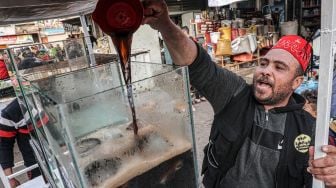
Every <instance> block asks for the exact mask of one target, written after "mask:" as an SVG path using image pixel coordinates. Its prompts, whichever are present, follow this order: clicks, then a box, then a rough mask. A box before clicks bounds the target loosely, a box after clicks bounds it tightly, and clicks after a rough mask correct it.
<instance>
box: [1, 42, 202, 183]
mask: <svg viewBox="0 0 336 188" xmlns="http://www.w3.org/2000/svg"><path fill="white" fill-rule="evenodd" d="M7 52H8V53H7V54H8V58H7V62H6V63H7V66H8V68H9V71H10V72H11V79H12V81H13V83H14V85H15V90H16V93H17V96H18V98H19V99H20V103H21V105H22V110H23V111H25V110H26V109H27V110H28V112H29V117H27V121H29V122H32V125H33V126H32V127H31V128H32V132H31V135H32V143H31V144H32V145H33V146H34V150H35V153H36V155H37V158H38V160H39V163H40V166H41V168H42V170H43V172H44V174H45V175H46V177H47V179H48V181H49V182H50V184H51V185H52V186H56V187H113V188H114V187H143V188H148V187H155V188H160V187H174V188H178V187H181V188H185V187H192V188H194V187H197V182H198V177H197V174H198V173H197V162H196V154H195V139H194V129H193V120H192V111H191V101H190V96H189V95H190V94H189V83H188V76H187V75H188V70H187V68H186V67H180V68H173V67H172V66H167V65H163V64H155V63H141V62H132V64H131V65H132V78H133V80H132V86H133V87H132V89H133V98H134V103H135V109H136V113H137V122H138V126H139V130H138V134H137V135H135V134H134V133H133V130H132V126H131V123H132V114H131V112H130V108H129V106H128V102H127V96H126V95H127V94H126V87H125V84H124V82H123V79H121V77H122V76H121V72H120V69H119V66H117V64H116V63H115V62H105V64H101V65H98V66H95V67H88V66H83V65H85V64H87V65H88V63H85V62H84V63H83V62H81V60H79V62H72V63H71V64H69V63H68V64H67V63H64V62H63V61H59V62H56V61H55V62H49V63H48V67H47V68H43V69H41V68H35V69H34V70H32V71H25V70H26V69H21V70H18V68H17V67H18V66H17V64H16V61H15V58H16V57H15V53H14V49H8V50H7ZM84 59H85V61H87V59H88V58H83V61H84ZM64 61H69V60H67V59H66V58H65V59H64ZM58 63H64V64H67V65H69V66H70V65H71V66H72V67H73V66H76V63H78V65H80V68H76V69H67V67H66V66H65V68H64V67H63V68H62V70H64V69H66V70H67V71H61V70H58V69H57V68H55V67H57V66H56V65H57V64H58ZM51 65H54V66H51Z"/></svg>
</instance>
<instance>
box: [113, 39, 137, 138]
mask: <svg viewBox="0 0 336 188" xmlns="http://www.w3.org/2000/svg"><path fill="white" fill-rule="evenodd" d="M111 37H112V41H113V44H114V46H115V47H116V49H117V51H118V54H119V58H120V65H121V70H122V73H123V77H124V81H125V84H126V88H127V98H128V102H129V105H130V107H131V111H132V118H133V130H134V134H138V125H137V121H136V113H135V107H134V101H133V91H132V75H131V61H130V54H131V44H132V37H133V33H118V34H114V35H111Z"/></svg>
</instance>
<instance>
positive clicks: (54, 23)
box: [38, 19, 65, 35]
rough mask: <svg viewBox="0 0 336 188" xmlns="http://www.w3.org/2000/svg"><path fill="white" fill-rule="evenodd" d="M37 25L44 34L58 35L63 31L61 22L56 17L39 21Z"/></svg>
mask: <svg viewBox="0 0 336 188" xmlns="http://www.w3.org/2000/svg"><path fill="white" fill-rule="evenodd" d="M38 25H39V27H40V28H41V30H42V33H43V34H45V35H59V34H64V33H65V30H64V27H63V24H62V22H60V21H59V20H58V19H52V20H43V21H39V22H38Z"/></svg>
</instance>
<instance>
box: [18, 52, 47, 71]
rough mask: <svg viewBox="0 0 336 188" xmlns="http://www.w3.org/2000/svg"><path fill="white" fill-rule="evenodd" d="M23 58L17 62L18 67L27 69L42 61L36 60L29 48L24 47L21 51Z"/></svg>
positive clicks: (38, 64)
mask: <svg viewBox="0 0 336 188" xmlns="http://www.w3.org/2000/svg"><path fill="white" fill-rule="evenodd" d="M22 56H23V60H22V61H21V62H20V63H19V64H18V69H19V70H23V69H29V68H33V67H37V66H41V65H42V62H40V61H37V59H36V57H35V56H34V54H33V53H32V52H31V51H30V49H29V48H25V49H24V50H23V53H22Z"/></svg>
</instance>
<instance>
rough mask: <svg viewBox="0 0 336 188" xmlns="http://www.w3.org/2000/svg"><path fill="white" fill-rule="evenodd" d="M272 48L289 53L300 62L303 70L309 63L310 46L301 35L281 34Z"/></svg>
mask: <svg viewBox="0 0 336 188" xmlns="http://www.w3.org/2000/svg"><path fill="white" fill-rule="evenodd" d="M272 49H283V50H286V51H287V52H289V53H291V54H292V55H293V56H294V57H295V59H296V60H297V61H298V62H299V63H300V65H301V67H302V69H303V71H306V69H307V67H308V65H309V61H310V56H311V53H312V47H311V45H310V44H309V43H308V42H307V41H306V40H305V39H303V38H302V37H300V36H297V35H287V36H283V37H281V39H280V40H279V41H278V42H277V43H276V44H275V45H274V46H273V47H272Z"/></svg>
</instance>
